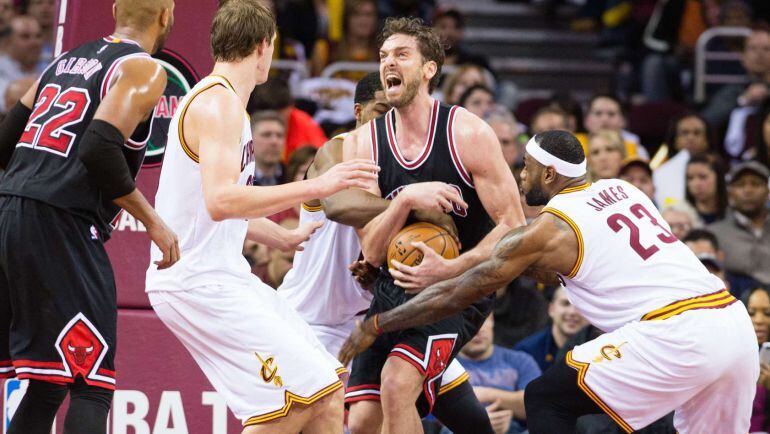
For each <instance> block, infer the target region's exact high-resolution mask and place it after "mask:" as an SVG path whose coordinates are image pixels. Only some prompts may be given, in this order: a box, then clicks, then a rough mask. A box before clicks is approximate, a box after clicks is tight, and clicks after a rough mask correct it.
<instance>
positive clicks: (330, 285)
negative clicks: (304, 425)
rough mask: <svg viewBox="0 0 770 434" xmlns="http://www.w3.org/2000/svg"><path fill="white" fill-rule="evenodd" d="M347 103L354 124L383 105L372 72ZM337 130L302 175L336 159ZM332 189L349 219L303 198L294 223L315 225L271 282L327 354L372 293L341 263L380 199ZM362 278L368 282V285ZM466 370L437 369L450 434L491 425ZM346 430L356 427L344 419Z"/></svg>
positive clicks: (439, 410)
mask: <svg viewBox="0 0 770 434" xmlns="http://www.w3.org/2000/svg"><path fill="white" fill-rule="evenodd" d="M354 103H355V117H356V124H357V126H361V125H363V124H365V123H366V122H369V121H370V120H372V119H374V118H376V117H378V116H381V115H382V114H384V113H385V112H387V111H388V110H389V109H390V104H388V101H387V99H385V95H384V93H383V91H382V83H381V81H380V73H379V72H373V73H370V74H368V75H366V76H365V77H364V78H363V79H361V80H360V81H359V82H358V84H357V85H356V92H355V98H354ZM344 137H345V134H340V135H338V136H336V137H334V138H332V139H331V140H330V141H328V142H327V143H326V144H324V146H323V147H321V149H319V151H318V153H317V154H316V157H315V160H314V161H313V163H312V164H311V166H310V168H309V169H308V174H307V177H308V179H313V178H315V177H317V176H320V175H321V174H323V173H324V172H326V170H328V169H329V168H331V167H333V166H334V165H335V164H337V163H339V162H340V161H342V145H343V139H344ZM339 194H340V195H345V196H346V197H345V199H344V202H345V203H346V204H347V207H346V208H347V209H348V210H350V211H352V212H351V213H348V214H349V215H348V216H347V219H348V222H349V223H350V224H351V225H350V226H348V225H343V224H341V223H337V222H334V221H331V220H328V218H327V216H326V212H325V210H324V206H323V203H328V202H326V201H318V200H311V201H308V202H304V203H303V204H302V209H301V210H300V217H299V221H300V224H301V225H302V224H312V223H316V224H320V225H321V226H320V229H318V230H317V231H316V232H315V233H314V234H313V235H312V236H311V238H310V239H309V240H308V241H307V242H305V243H304V244H303V246H304V250H302V251H300V252H297V253H296V254H295V255H294V261H293V267H292V269H291V270H289V272H288V273H287V274H286V277H285V278H284V279H283V283H282V284H281V286H280V287H279V288H278V295H280V296H282V297H284V298H285V299H286V301H287V302H288V303H289V304H290V305H291V306H292V307H293V308H294V309H295V310H296V311H297V313H298V314H299V316H300V317H302V319H304V320H305V321H307V323H308V324H309V325H310V327H311V328H312V329H313V331H314V332H315V334H316V336H317V337H318V339H319V340H320V341H321V343H322V344H323V345H324V347H326V349H327V351H328V352H329V353H331V354H337V353H339V351H340V348H341V347H342V343H343V342H344V341H345V339H346V338H347V337H348V336H350V332H351V331H352V330H353V328H354V327H355V325H356V322H357V321H360V320H362V319H363V318H364V314H365V313H366V311H367V309H368V308H369V304H370V303H371V301H372V294H371V292H369V290H367V289H364V288H362V285H361V284H359V282H357V281H356V279H354V278H353V276H351V273H350V271H348V265H349V264H351V263H353V262H354V261H357V260H358V258H359V254H360V252H361V245H360V243H359V239H358V234H357V233H356V227H363V226H365V225H366V223H368V222H369V221H370V220H371V219H372V218H374V217H376V216H377V215H379V214H380V213H382V212H383V211H384V210H385V209H386V208H387V207H388V201H387V200H385V199H382V198H374V197H367V196H370V195H367V194H366V193H364V192H362V191H360V190H348V191H345V192H341V193H339ZM362 196H363V197H362ZM350 214H354V215H350ZM420 220H421V221H428V220H433V221H434V223H436V224H441V225H446V224H447V223H449V224H451V219H449V218H447V217H446V214H443V213H432V214H428V213H422V215H421V216H420ZM449 230H450V232H452V233H454V232H453V231H456V229H453V228H452V227H450V228H449ZM363 286H366V287H367V288H369V289H371V288H370V286H371V285H363ZM468 378H469V376H468V373H467V372H466V371H465V369H464V368H463V367H462V365H461V364H460V362H459V361H457V360H456V359H455V360H452V362H451V363H450V364H449V366H448V367H447V369H446V372H445V373H444V375H443V376H442V377H441V387H440V388H439V392H438V394H439V396H438V399H437V402H436V405H435V407H434V409H433V415H434V416H435V417H436V418H437V419H439V421H441V423H442V424H444V425H445V426H447V427H448V428H449V429H450V430H451V431H452V432H454V433H455V434H465V433H468V434H471V433H472V434H483V433H491V432H493V431H492V426H491V423H490V422H489V417H488V416H487V413H486V410H485V409H484V407H483V406H482V405H481V404H480V403H479V401H478V399H476V396H475V394H474V392H473V387H472V386H471V385H470V383H469V382H468ZM346 397H347V398H348V399H349V400H353V401H355V400H356V399H375V400H376V399H378V398H379V390H374V389H371V388H362V389H360V390H350V391H348V393H347V394H346ZM351 430H353V431H356V430H357V429H356V427H351ZM377 430H378V431H379V428H378V427H377Z"/></svg>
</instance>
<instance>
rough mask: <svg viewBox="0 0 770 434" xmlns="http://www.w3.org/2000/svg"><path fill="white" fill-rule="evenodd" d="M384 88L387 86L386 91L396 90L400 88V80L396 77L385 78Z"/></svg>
mask: <svg viewBox="0 0 770 434" xmlns="http://www.w3.org/2000/svg"><path fill="white" fill-rule="evenodd" d="M385 86H387V90H396V89H398V88H400V87H401V78H400V77H398V76H396V75H388V76H387V77H385Z"/></svg>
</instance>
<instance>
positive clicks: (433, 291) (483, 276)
mask: <svg viewBox="0 0 770 434" xmlns="http://www.w3.org/2000/svg"><path fill="white" fill-rule="evenodd" d="M577 246H578V244H577V237H576V235H575V233H574V232H572V228H571V227H570V226H568V225H567V224H566V223H564V222H563V221H562V220H559V218H558V217H555V216H553V215H550V214H543V215H541V216H540V217H538V218H537V219H535V221H534V222H532V224H530V225H529V226H522V227H519V228H516V229H513V230H511V231H509V232H508V233H507V234H506V235H505V236H504V237H503V238H502V239H501V240H500V242H498V243H497V245H496V246H495V248H494V251H493V252H492V256H490V257H489V258H488V259H487V260H485V261H483V262H481V263H480V264H478V265H476V266H475V267H473V268H471V269H470V270H468V271H466V272H465V273H463V274H461V275H460V276H457V277H455V278H454V279H450V280H447V281H444V282H441V283H437V284H435V285H432V286H430V287H428V288H426V289H425V290H424V291H422V292H421V293H420V294H419V295H417V296H416V297H414V298H413V299H411V300H410V301H408V302H407V303H404V304H402V305H401V306H399V307H397V308H395V309H393V310H390V311H387V312H384V313H382V314H379V315H375V316H373V317H371V318H369V319H367V320H366V321H365V322H364V323H362V324H359V325H358V327H356V329H355V330H354V331H353V333H352V334H351V335H350V337H349V338H348V340H347V341H346V342H345V344H344V345H343V346H342V350H340V354H339V359H340V361H341V362H343V363H347V362H349V361H350V360H351V359H352V358H353V357H354V356H355V355H356V354H358V353H360V352H361V351H363V350H364V349H366V348H368V347H369V345H371V344H372V342H374V339H375V338H376V337H377V335H378V334H381V333H384V332H391V331H395V330H403V329H407V328H411V327H415V326H418V325H422V324H429V323H433V322H436V321H438V320H440V319H442V318H446V317H447V316H450V315H452V314H455V313H458V312H460V311H462V310H463V309H465V308H466V307H467V306H468V305H470V304H471V303H473V302H475V301H477V300H480V299H481V298H482V297H484V296H485V295H487V294H490V293H492V292H494V291H495V290H496V289H497V288H500V287H501V286H504V285H505V284H507V283H508V282H510V281H511V280H513V279H514V278H516V276H518V275H520V274H521V273H522V272H523V271H524V270H526V269H528V268H529V267H531V266H533V267H535V268H537V269H541V270H553V271H555V272H559V273H564V274H567V273H569V270H571V269H572V268H573V267H574V264H575V262H576V261H577V258H578V255H577V252H578V248H577Z"/></svg>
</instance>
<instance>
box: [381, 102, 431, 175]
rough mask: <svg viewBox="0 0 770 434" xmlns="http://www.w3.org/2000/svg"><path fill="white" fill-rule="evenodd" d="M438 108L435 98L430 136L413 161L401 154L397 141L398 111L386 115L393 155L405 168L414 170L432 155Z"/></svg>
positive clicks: (429, 130) (389, 142)
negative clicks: (395, 130) (394, 131)
mask: <svg viewBox="0 0 770 434" xmlns="http://www.w3.org/2000/svg"><path fill="white" fill-rule="evenodd" d="M438 108H439V104H438V100H433V110H431V112H430V121H429V123H430V127H429V129H428V138H427V140H426V142H425V144H424V145H423V147H422V151H421V152H420V154H419V155H418V156H417V159H415V160H413V161H408V160H407V159H406V158H405V157H404V156H402V155H401V151H400V150H399V148H398V143H396V135H395V134H394V133H393V130H394V129H395V128H394V125H395V123H396V111H395V110H391V111H390V112H389V113H388V114H387V115H386V116H385V125H386V130H387V132H388V144H389V145H390V150H391V152H393V156H395V157H396V161H398V164H400V165H401V166H403V167H404V168H405V169H409V170H414V169H416V168H418V167H420V166H421V165H422V163H424V162H425V160H427V159H428V155H430V151H431V149H433V137H434V136H435V134H436V123H438Z"/></svg>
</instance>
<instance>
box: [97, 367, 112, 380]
mask: <svg viewBox="0 0 770 434" xmlns="http://www.w3.org/2000/svg"><path fill="white" fill-rule="evenodd" d="M96 373H97V375H101V376H103V377H110V378H113V379H114V378H115V371H110V370H109V369H104V368H99V370H97V371H96Z"/></svg>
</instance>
